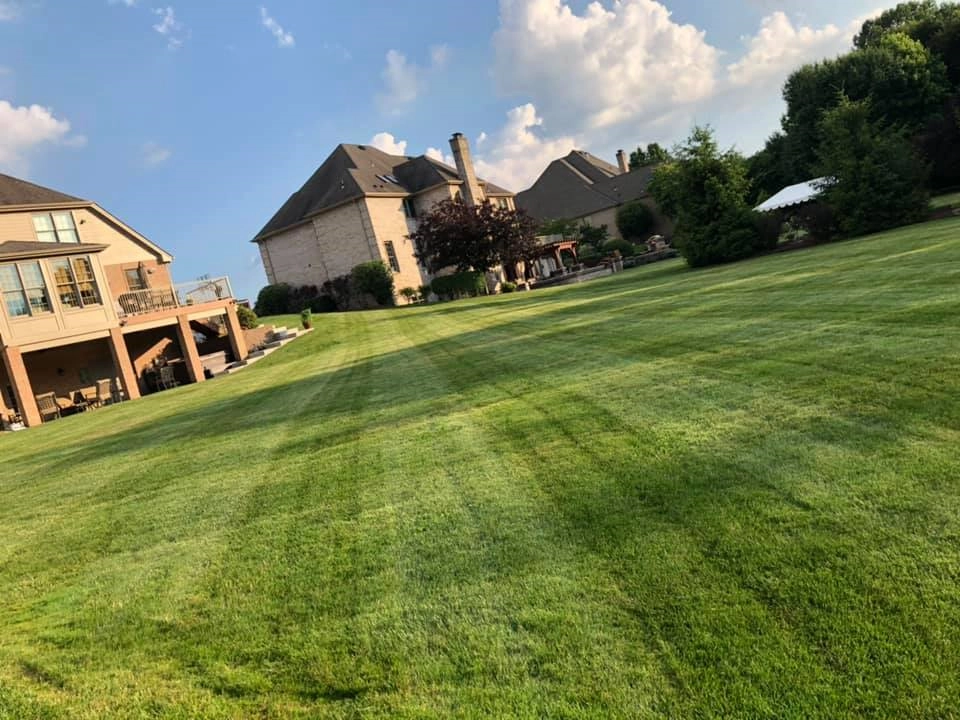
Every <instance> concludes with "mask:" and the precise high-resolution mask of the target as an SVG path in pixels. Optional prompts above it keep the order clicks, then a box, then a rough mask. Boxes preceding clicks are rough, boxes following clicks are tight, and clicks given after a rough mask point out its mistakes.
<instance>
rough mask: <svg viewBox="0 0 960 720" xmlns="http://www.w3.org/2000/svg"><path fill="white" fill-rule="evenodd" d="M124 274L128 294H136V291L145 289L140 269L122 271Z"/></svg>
mask: <svg viewBox="0 0 960 720" xmlns="http://www.w3.org/2000/svg"><path fill="white" fill-rule="evenodd" d="M124 273H125V274H126V276H127V289H128V290H129V291H130V292H136V291H137V290H146V289H147V281H146V279H145V278H144V277H143V273H142V272H140V268H131V269H130V270H124Z"/></svg>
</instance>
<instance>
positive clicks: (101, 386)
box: [94, 380, 113, 407]
mask: <svg viewBox="0 0 960 720" xmlns="http://www.w3.org/2000/svg"><path fill="white" fill-rule="evenodd" d="M112 402H113V381H112V380H97V397H96V400H94V404H95V405H96V406H97V407H103V406H104V405H109V404H110V403H112Z"/></svg>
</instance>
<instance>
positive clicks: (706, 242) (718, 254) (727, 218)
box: [679, 207, 778, 267]
mask: <svg viewBox="0 0 960 720" xmlns="http://www.w3.org/2000/svg"><path fill="white" fill-rule="evenodd" d="M769 227H770V225H769V224H768V225H767V226H766V227H763V223H762V218H761V217H760V216H758V215H757V213H755V212H753V211H752V210H750V209H749V208H745V207H731V208H728V209H727V210H725V211H724V212H722V213H721V215H720V217H718V218H717V219H716V220H714V221H713V222H711V223H708V224H706V225H702V226H699V227H694V228H690V229H689V230H687V231H686V232H685V233H684V234H683V236H682V243H681V245H680V247H679V250H680V253H681V254H682V255H683V257H684V258H685V259H686V261H687V263H689V265H690V266H691V267H702V266H704V265H714V264H718V263H725V262H733V261H735V260H742V259H744V258H747V257H750V256H751V255H756V254H757V253H758V252H762V251H764V250H770V249H773V248H774V247H776V245H777V239H778V238H777V235H776V233H775V232H770V231H769Z"/></svg>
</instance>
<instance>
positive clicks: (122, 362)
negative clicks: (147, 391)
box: [110, 327, 140, 400]
mask: <svg viewBox="0 0 960 720" xmlns="http://www.w3.org/2000/svg"><path fill="white" fill-rule="evenodd" d="M110 354H111V355H113V366H114V367H115V368H116V370H117V375H119V376H120V384H121V385H122V386H123V392H124V394H125V395H126V396H127V400H136V399H138V398H139V397H140V385H139V383H137V373H136V372H135V371H134V369H133V363H132V362H130V353H129V352H128V351H127V343H126V341H125V340H124V339H123V333H122V332H121V330H120V328H118V327H117V328H110Z"/></svg>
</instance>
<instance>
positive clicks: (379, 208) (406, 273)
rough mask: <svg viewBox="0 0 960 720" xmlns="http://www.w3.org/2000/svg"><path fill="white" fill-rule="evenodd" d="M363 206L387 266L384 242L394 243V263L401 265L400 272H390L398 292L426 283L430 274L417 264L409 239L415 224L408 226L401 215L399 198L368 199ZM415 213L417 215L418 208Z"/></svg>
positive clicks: (401, 204)
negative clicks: (395, 261)
mask: <svg viewBox="0 0 960 720" xmlns="http://www.w3.org/2000/svg"><path fill="white" fill-rule="evenodd" d="M448 197H449V196H448ZM366 204H367V211H368V213H369V215H370V221H371V224H372V226H373V232H374V237H375V238H376V243H377V248H378V251H379V252H380V259H381V260H383V262H384V264H385V265H387V267H389V266H390V263H389V260H388V257H387V250H386V246H385V245H384V243H385V242H388V241H389V242H392V243H393V249H394V252H395V253H396V256H397V263H398V264H399V265H400V271H399V272H394V273H393V279H394V288H395V289H396V290H397V291H398V292H399V291H400V290H402V289H403V288H405V287H412V288H414V289H416V288H418V287H420V286H421V285H424V284H426V283H427V282H428V279H429V275H428V274H427V271H426V270H425V269H424V268H422V267H421V266H420V264H419V263H418V262H417V258H416V255H415V254H414V252H415V248H414V244H413V241H412V240H411V239H410V238H409V234H410V233H411V232H412V231H413V229H414V228H415V227H416V225H415V224H414V223H408V221H407V217H406V215H405V214H404V212H403V200H402V198H367V201H366ZM417 212H418V214H419V212H420V208H419V207H418V208H417Z"/></svg>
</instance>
